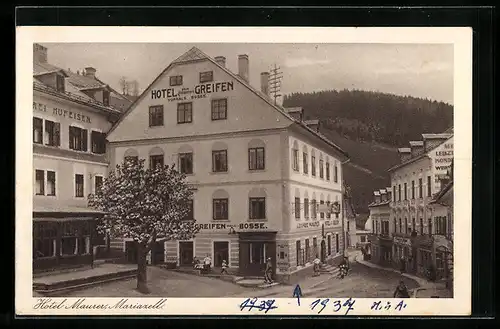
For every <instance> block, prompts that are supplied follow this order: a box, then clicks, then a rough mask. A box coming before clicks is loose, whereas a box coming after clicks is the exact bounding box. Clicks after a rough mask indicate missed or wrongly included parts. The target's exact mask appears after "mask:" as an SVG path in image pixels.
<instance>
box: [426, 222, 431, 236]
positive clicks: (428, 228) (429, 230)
mask: <svg viewBox="0 0 500 329" xmlns="http://www.w3.org/2000/svg"><path fill="white" fill-rule="evenodd" d="M427 234H429V235H431V234H432V219H430V218H429V219H428V220H427Z"/></svg>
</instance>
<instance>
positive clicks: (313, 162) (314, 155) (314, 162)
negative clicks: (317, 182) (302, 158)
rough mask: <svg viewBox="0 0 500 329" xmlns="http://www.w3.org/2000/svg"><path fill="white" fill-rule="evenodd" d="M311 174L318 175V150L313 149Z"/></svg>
mask: <svg viewBox="0 0 500 329" xmlns="http://www.w3.org/2000/svg"><path fill="white" fill-rule="evenodd" d="M311 175H312V176H313V177H316V152H315V151H314V149H313V150H311Z"/></svg>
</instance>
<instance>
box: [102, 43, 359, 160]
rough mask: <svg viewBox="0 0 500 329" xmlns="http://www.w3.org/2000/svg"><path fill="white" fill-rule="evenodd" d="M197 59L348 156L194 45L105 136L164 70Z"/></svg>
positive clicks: (346, 155)
mask: <svg viewBox="0 0 500 329" xmlns="http://www.w3.org/2000/svg"><path fill="white" fill-rule="evenodd" d="M199 60H208V61H210V62H211V63H212V64H214V65H215V66H217V67H218V68H220V69H221V70H222V71H224V72H225V73H227V74H228V75H229V76H231V77H232V78H233V79H235V80H236V81H238V82H239V83H241V84H242V85H243V86H244V87H246V88H247V89H249V90H250V91H251V92H253V93H254V94H255V95H257V96H259V97H260V98H261V99H262V100H264V101H265V102H266V103H267V104H268V105H270V106H271V107H272V108H274V109H275V110H277V111H278V112H280V113H281V114H282V115H283V116H285V117H286V118H287V119H289V120H290V121H291V122H292V123H296V124H298V125H300V126H301V127H302V128H304V129H305V130H307V131H309V132H310V133H312V134H313V135H315V136H316V137H319V138H320V139H321V140H323V141H324V142H326V143H327V144H329V145H330V146H332V147H333V148H335V149H336V150H337V151H338V152H339V153H341V154H342V155H344V156H345V157H346V158H348V157H349V155H348V154H347V152H345V151H344V150H342V149H341V148H340V147H339V146H337V145H335V144H334V143H333V142H332V141H330V140H329V139H328V138H326V137H325V136H324V135H322V134H320V133H319V132H316V131H315V130H313V129H311V128H310V127H308V126H307V125H306V124H305V123H304V122H302V121H298V120H296V119H295V118H293V117H292V116H291V115H289V114H288V113H287V111H286V110H285V108H283V107H282V106H279V105H277V104H274V102H272V101H271V99H270V98H269V97H268V96H267V95H265V94H263V93H262V92H260V91H258V90H257V89H255V88H254V87H252V86H251V85H250V84H249V83H248V82H247V81H245V80H244V79H242V78H241V77H240V76H238V75H237V74H234V73H233V72H231V71H230V70H228V69H227V68H226V67H224V66H222V65H220V64H219V63H217V61H215V59H213V58H212V57H210V56H208V55H206V54H205V53H204V52H202V51H201V50H200V49H198V48H196V47H192V48H191V49H190V50H189V51H187V52H186V53H184V54H183V55H181V56H180V57H178V58H177V59H176V60H174V61H173V62H172V63H170V65H168V66H167V67H166V68H165V69H164V70H163V71H162V72H161V73H160V74H159V75H158V76H157V77H156V78H155V79H154V80H153V82H151V84H150V85H149V86H148V87H147V88H145V89H144V90H143V92H142V94H141V95H140V96H139V97H138V98H137V99H136V100H135V101H134V102H133V103H132V105H130V107H129V108H128V110H127V111H126V112H125V113H124V114H123V115H122V116H121V117H120V119H119V120H118V121H117V122H116V123H115V124H114V125H113V127H111V129H110V130H109V132H108V133H107V136H109V134H111V133H112V132H113V131H114V130H115V129H116V127H118V125H119V124H120V123H121V122H122V121H123V120H124V119H125V117H127V116H128V114H129V113H130V112H132V111H133V110H134V109H135V105H136V104H137V103H138V102H139V101H140V100H141V99H142V98H143V97H144V96H145V95H146V94H147V92H148V91H149V89H150V88H151V86H152V85H154V84H155V83H156V81H158V80H159V79H160V78H161V77H162V76H163V75H164V74H165V73H166V72H168V71H169V70H170V68H172V67H173V66H175V65H179V64H184V63H189V62H192V61H199Z"/></svg>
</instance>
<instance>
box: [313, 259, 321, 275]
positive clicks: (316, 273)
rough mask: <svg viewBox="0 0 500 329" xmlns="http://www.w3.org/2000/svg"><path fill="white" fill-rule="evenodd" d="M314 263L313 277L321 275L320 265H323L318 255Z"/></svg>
mask: <svg viewBox="0 0 500 329" xmlns="http://www.w3.org/2000/svg"><path fill="white" fill-rule="evenodd" d="M313 263H314V274H313V276H318V275H319V274H320V273H319V269H320V265H321V260H320V259H319V256H318V255H316V258H315V259H314V261H313Z"/></svg>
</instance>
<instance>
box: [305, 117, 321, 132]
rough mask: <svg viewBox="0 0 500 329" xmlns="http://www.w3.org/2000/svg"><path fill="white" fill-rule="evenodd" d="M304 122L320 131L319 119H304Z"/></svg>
mask: <svg viewBox="0 0 500 329" xmlns="http://www.w3.org/2000/svg"><path fill="white" fill-rule="evenodd" d="M304 123H305V124H306V126H308V127H309V128H311V129H312V130H314V131H316V132H319V126H320V124H319V120H318V119H314V120H306V121H304Z"/></svg>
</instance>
